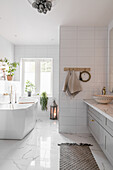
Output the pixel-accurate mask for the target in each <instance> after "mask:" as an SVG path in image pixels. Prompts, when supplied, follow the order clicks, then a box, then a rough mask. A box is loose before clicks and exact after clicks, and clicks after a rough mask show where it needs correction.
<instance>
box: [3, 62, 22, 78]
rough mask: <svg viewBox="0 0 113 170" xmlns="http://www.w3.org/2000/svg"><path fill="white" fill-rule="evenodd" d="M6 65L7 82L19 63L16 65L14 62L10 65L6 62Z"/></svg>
mask: <svg viewBox="0 0 113 170" xmlns="http://www.w3.org/2000/svg"><path fill="white" fill-rule="evenodd" d="M7 65H8V69H7V70H6V72H7V80H8V81H11V80H12V78H13V76H14V72H15V71H16V68H17V66H18V65H19V63H16V62H13V63H10V62H9V61H7Z"/></svg>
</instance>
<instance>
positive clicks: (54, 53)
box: [14, 45, 59, 101]
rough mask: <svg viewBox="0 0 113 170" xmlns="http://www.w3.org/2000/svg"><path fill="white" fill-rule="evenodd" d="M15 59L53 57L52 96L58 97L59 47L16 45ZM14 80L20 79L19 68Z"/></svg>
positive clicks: (18, 60)
mask: <svg viewBox="0 0 113 170" xmlns="http://www.w3.org/2000/svg"><path fill="white" fill-rule="evenodd" d="M14 53H15V54H14V55H15V58H14V59H15V61H17V62H20V59H21V58H53V89H54V90H53V96H54V97H55V98H56V99H57V101H58V99H59V47H58V46H57V45H44V46H43V45H16V46H15V52H14ZM15 80H17V81H18V80H20V68H18V69H17V71H16V72H15Z"/></svg>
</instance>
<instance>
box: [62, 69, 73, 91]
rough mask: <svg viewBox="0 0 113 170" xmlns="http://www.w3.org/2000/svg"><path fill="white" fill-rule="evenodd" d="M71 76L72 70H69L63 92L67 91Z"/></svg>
mask: <svg viewBox="0 0 113 170" xmlns="http://www.w3.org/2000/svg"><path fill="white" fill-rule="evenodd" d="M70 76H71V72H70V71H68V74H67V77H66V80H65V82H64V86H63V92H66V91H67V89H68V82H69V78H70Z"/></svg>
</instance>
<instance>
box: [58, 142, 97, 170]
mask: <svg viewBox="0 0 113 170" xmlns="http://www.w3.org/2000/svg"><path fill="white" fill-rule="evenodd" d="M59 146H60V170H99V167H98V165H97V163H96V161H95V159H94V157H93V155H92V153H91V150H90V148H89V146H92V145H90V144H82V143H81V144H80V145H78V144H76V143H74V144H73V143H72V144H71V143H63V144H59Z"/></svg>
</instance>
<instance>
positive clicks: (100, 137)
mask: <svg viewBox="0 0 113 170" xmlns="http://www.w3.org/2000/svg"><path fill="white" fill-rule="evenodd" d="M88 126H89V130H90V131H91V133H92V135H93V136H94V138H95V139H96V141H97V142H98V144H99V145H100V147H101V148H102V149H105V132H104V129H103V128H102V126H101V125H100V124H99V123H98V122H97V121H96V120H95V119H94V118H93V117H92V116H91V115H88Z"/></svg>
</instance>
